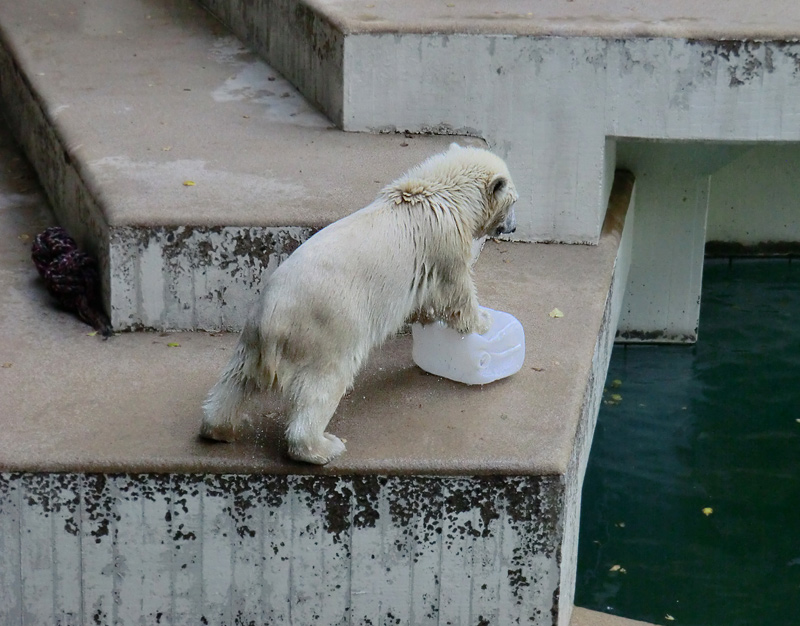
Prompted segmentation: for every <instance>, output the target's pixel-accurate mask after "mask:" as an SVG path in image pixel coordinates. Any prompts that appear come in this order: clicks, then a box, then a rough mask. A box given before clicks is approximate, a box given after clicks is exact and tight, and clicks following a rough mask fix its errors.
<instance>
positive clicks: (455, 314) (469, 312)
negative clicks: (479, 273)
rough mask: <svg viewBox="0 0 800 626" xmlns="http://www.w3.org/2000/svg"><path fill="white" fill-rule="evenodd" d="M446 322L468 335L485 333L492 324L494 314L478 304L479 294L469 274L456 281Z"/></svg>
mask: <svg viewBox="0 0 800 626" xmlns="http://www.w3.org/2000/svg"><path fill="white" fill-rule="evenodd" d="M451 301H452V302H453V304H452V305H451V306H450V307H448V308H449V311H448V313H447V315H446V317H445V322H446V323H447V325H448V326H449V327H450V328H453V329H454V330H457V331H458V332H460V333H462V334H464V335H468V334H469V333H477V334H478V335H483V334H484V333H486V332H487V331H488V330H489V328H491V326H492V316H491V314H489V312H488V311H484V310H483V309H481V308H480V306H479V305H478V294H477V293H476V289H475V284H474V283H473V282H472V278H471V276H470V275H469V274H467V275H466V276H465V277H463V278H461V279H460V280H459V281H457V282H455V283H454V293H453V296H452V299H451Z"/></svg>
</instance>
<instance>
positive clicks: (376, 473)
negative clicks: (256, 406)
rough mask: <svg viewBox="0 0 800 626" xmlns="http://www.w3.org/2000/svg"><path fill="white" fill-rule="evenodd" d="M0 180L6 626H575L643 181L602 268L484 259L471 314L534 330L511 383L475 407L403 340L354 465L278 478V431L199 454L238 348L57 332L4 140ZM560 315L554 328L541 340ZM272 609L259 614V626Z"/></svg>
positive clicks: (350, 410) (0, 484) (359, 418)
mask: <svg viewBox="0 0 800 626" xmlns="http://www.w3.org/2000/svg"><path fill="white" fill-rule="evenodd" d="M0 159H2V161H3V162H5V163H6V164H7V166H6V167H5V168H4V169H3V176H2V178H0V185H2V187H3V189H2V192H0V198H1V199H2V205H0V206H2V210H0V220H2V223H0V228H1V229H2V232H3V233H4V234H5V237H3V239H2V241H0V262H1V263H2V267H1V268H0V269H1V270H2V271H0V287H1V288H2V289H3V291H4V293H6V294H7V296H6V297H5V298H4V299H3V300H2V302H1V303H0V332H2V334H3V336H4V337H5V338H6V340H5V341H4V344H3V348H2V351H1V352H0V364H2V368H0V396H1V397H3V408H2V415H1V416H0V419H1V420H2V422H3V435H2V438H0V493H2V495H3V497H2V498H0V542H1V543H2V545H0V554H2V557H0V558H2V563H0V614H4V615H10V616H12V618H14V619H16V617H17V616H20V617H21V616H22V615H26V616H34V617H33V619H35V620H37V623H44V622H49V621H52V620H54V619H55V620H61V623H64V624H73V623H74V624H82V623H85V622H86V621H87V620H89V619H93V620H95V622H97V623H112V622H113V623H119V624H128V623H138V621H136V620H138V619H139V618H140V617H141V616H148V619H151V618H152V619H155V618H156V616H157V615H159V614H160V615H162V617H164V616H167V617H164V619H165V620H167V619H168V621H167V622H165V623H170V624H174V625H178V624H180V625H183V624H186V625H187V626H189V625H190V624H194V623H198V620H201V619H202V618H205V619H207V620H210V622H211V623H214V624H220V625H228V624H232V623H234V621H235V619H236V618H235V615H236V611H237V610H239V611H244V613H243V614H244V615H249V616H251V617H252V619H256V620H258V619H264V620H266V621H264V623H275V624H277V623H287V624H289V623H291V624H299V625H303V624H307V623H312V622H314V623H328V622H327V621H324V620H328V619H330V620H331V622H330V623H339V622H338V621H337V620H338V619H339V618H338V617H337V616H341V615H346V616H349V617H348V619H350V620H351V621H350V622H348V623H353V624H355V623H361V621H359V620H361V617H360V616H367V617H369V616H372V618H375V619H377V618H379V617H380V618H381V619H384V618H387V616H389V615H395V616H397V615H404V616H406V617H405V618H403V619H408V620H410V622H409V623H421V624H422V623H430V624H437V623H445V622H446V621H447V620H451V621H454V622H458V623H461V622H463V621H464V620H467V619H468V618H467V616H468V615H479V614H480V615H484V616H486V619H487V620H488V621H487V623H491V624H505V623H508V622H509V621H512V620H517V619H523V618H524V619H525V620H526V621H527V622H528V623H532V624H545V623H547V624H550V623H552V622H553V620H554V619H558V622H559V623H560V624H564V625H566V624H567V623H568V621H569V617H570V612H571V608H572V607H571V598H572V591H573V586H574V567H575V559H576V558H577V553H576V545H577V520H578V513H579V500H580V499H579V493H580V485H581V481H582V476H583V471H584V469H585V462H586V458H587V456H588V451H589V446H590V442H591V433H592V430H593V425H594V419H595V417H596V411H597V404H598V402H599V398H600V395H601V391H602V384H603V380H604V376H605V368H606V366H607V359H608V356H609V354H610V349H611V343H612V340H613V335H614V327H615V323H614V320H615V319H616V318H617V316H618V314H619V310H620V307H621V297H622V286H623V285H624V283H625V276H624V275H625V270H626V267H627V265H626V258H627V256H626V255H628V254H629V252H630V248H629V241H628V242H627V243H626V242H625V241H623V242H622V245H621V244H620V238H621V236H622V234H623V225H624V223H625V215H626V211H627V208H628V205H629V203H630V200H631V196H630V194H631V185H632V179H630V177H624V176H623V177H621V178H620V188H619V194H618V196H615V201H614V202H613V203H612V206H611V210H610V211H609V219H608V221H607V230H606V233H605V235H604V236H603V239H602V240H601V242H600V244H599V245H598V246H595V247H575V246H555V245H533V244H514V243H503V244H501V243H494V244H490V245H488V246H487V249H486V250H485V251H484V253H483V255H482V257H481V259H480V260H479V263H478V268H479V269H478V276H477V279H478V284H479V290H480V293H481V296H482V301H483V302H484V303H486V304H487V305H489V306H493V307H496V308H500V309H504V310H508V311H510V312H512V313H514V314H516V315H517V316H518V317H519V318H520V320H521V321H522V322H523V324H524V325H525V328H526V334H527V339H528V341H527V350H528V352H527V355H526V359H527V360H526V364H525V367H524V368H523V370H522V371H521V372H520V373H519V374H517V375H516V376H514V377H512V378H511V379H508V380H506V381H502V382H498V383H496V384H493V385H488V386H485V387H478V388H467V387H464V386H462V385H458V384H455V383H451V382H448V381H446V380H442V379H439V378H437V377H433V376H429V375H426V374H424V373H423V372H421V371H420V370H418V369H417V368H416V367H415V366H413V364H412V363H411V360H410V341H409V337H408V336H400V337H397V338H396V339H394V340H392V341H390V342H388V343H387V345H386V346H385V347H384V348H383V349H381V350H380V351H377V352H376V353H375V354H374V355H373V358H372V359H371V360H370V363H369V366H368V368H367V370H366V371H365V372H364V374H363V375H362V376H360V377H359V379H358V382H357V383H356V386H355V388H354V389H353V391H352V392H351V393H350V394H349V395H348V396H347V397H346V398H345V400H344V401H343V402H342V405H341V407H340V409H339V411H338V412H337V415H336V416H335V417H334V420H333V422H332V424H331V428H332V429H333V431H334V432H336V433H337V434H338V435H340V436H343V437H344V438H346V439H347V440H348V452H347V453H346V454H345V455H344V456H342V457H341V458H340V459H338V460H337V461H336V462H334V463H332V464H331V465H330V466H326V467H324V468H318V467H312V466H307V465H301V464H297V463H293V462H291V461H288V460H287V459H286V458H285V457H284V454H283V443H282V436H281V430H282V427H281V424H280V421H279V420H278V419H276V418H274V417H267V419H266V420H265V422H264V423H263V424H262V425H260V426H256V427H255V428H254V431H253V433H252V439H247V440H245V441H242V442H239V443H235V444H230V445H228V444H211V443H207V442H204V441H201V440H200V439H199V438H198V436H197V429H198V424H199V405H200V403H201V402H202V399H203V397H204V395H205V393H206V391H207V389H208V388H209V387H210V385H211V384H212V382H213V380H214V378H215V376H216V375H217V372H218V371H219V369H220V368H221V366H222V365H223V364H224V362H225V360H226V359H227V357H228V354H229V351H230V349H231V347H232V345H233V342H234V340H235V337H234V336H232V335H227V334H220V333H188V332H185V333H126V334H122V335H119V336H116V337H113V338H111V339H109V340H108V341H103V340H101V339H100V338H99V337H97V336H90V334H89V330H90V329H88V328H87V327H86V326H84V325H82V324H81V323H80V322H78V321H76V320H74V319H72V318H71V317H69V316H67V315H65V314H64V313H62V312H60V311H57V310H55V309H54V308H53V307H52V304H51V303H50V300H49V298H48V296H47V294H46V293H44V291H43V288H42V285H41V284H40V282H39V281H38V279H37V278H36V274H35V270H34V269H33V267H32V264H31V263H30V261H29V247H30V242H31V239H32V237H33V235H34V234H35V233H36V232H38V231H39V230H40V229H42V228H43V227H45V226H46V225H48V224H50V223H52V219H53V218H52V216H51V215H50V214H49V212H48V210H47V207H46V203H45V201H44V197H43V195H42V193H41V191H40V190H39V189H38V188H37V185H36V181H35V177H34V175H33V173H32V172H31V170H30V169H28V168H27V166H26V164H25V162H24V160H23V159H21V158H20V156H19V155H18V154H15V151H14V149H13V147H12V146H11V145H10V144H9V141H8V138H7V137H6V138H5V140H4V142H3V144H2V148H1V149H0ZM531 303H533V304H531ZM556 307H558V308H559V309H561V310H562V311H563V312H564V317H563V318H553V317H550V316H549V312H550V311H552V309H553V308H556ZM171 344H177V345H171ZM267 408H268V407H267ZM242 516H243V517H242ZM246 520H249V521H246ZM415 528H419V529H420V530H419V531H418V532H416V531H414V530H413V529H415ZM423 528H424V529H425V531H424V532H422V529H423ZM304 529H305V530H304ZM251 531H252V534H251ZM275 537H284V540H285V546H288V547H284V544H283V543H282V544H280V546H278V545H277V544H276V545H275V546H272V544H270V543H269V542H268V541H267V538H269V541H273V540H275V541H277V540H276V539H275ZM443 537H444V539H443ZM387 541H388V542H389V543H388V544H386V542H387ZM387 545H388V546H389V547H387ZM395 545H396V546H397V547H396V548H395V547H394V546H395ZM271 546H272V547H271ZM342 546H344V549H343V548H342ZM253 555H258V558H255V557H253ZM370 555H372V557H370ZM476 555H483V556H476ZM320 559H322V560H321V561H320ZM373 559H374V561H373ZM354 562H355V563H357V564H358V567H355V568H354V567H353V566H352V563H354ZM226 563H227V564H228V565H225V564H226ZM259 563H268V564H269V565H268V566H266V565H264V566H261V565H258V564H259ZM288 563H291V568H292V569H291V573H290V572H289V571H288V570H286V569H285V568H286V567H289V565H288ZM284 564H287V565H284ZM263 567H266V568H267V569H266V570H264V569H262V568H263ZM254 568H256V569H254ZM375 568H377V569H375ZM76 571H79V572H81V574H80V576H78V577H77V578H76V577H75V574H74V572H76ZM387 571H392V572H395V573H394V574H392V575H387V574H386V572H387ZM264 572H267V573H266V574H265V573H264ZM353 572H356V574H353ZM109 573H114V574H115V575H114V576H109V575H108V574H109ZM414 577H416V580H417V583H416V584H415V585H412V586H411V587H403V586H402V583H401V581H409V580H412V579H414ZM214 581H218V584H219V585H221V587H220V589H221V590H222V591H220V589H217V588H215V587H214V584H215V583H214ZM234 581H235V582H234ZM243 581H250V582H249V583H248V582H243ZM381 581H382V582H381ZM483 581H493V583H492V585H493V586H491V588H489V589H488V590H487V589H486V584H485V582H483ZM398 584H400V585H401V586H400V587H397V588H395V587H396V585H398ZM481 585H483V587H481ZM390 588H392V591H391V593H390V591H389V590H390ZM255 589H258V591H257V592H256V591H253V590H255ZM311 590H313V592H311ZM308 593H312V595H313V597H314V598H317V599H316V600H315V601H314V602H310V603H309V602H304V601H302V600H303V598H306V597H307V594H308ZM253 594H256V595H253ZM259 594H261V595H263V594H267V595H268V597H269V599H270V600H269V602H266V601H265V602H264V603H263V604H256V605H253V598H258V597H261V595H259ZM362 594H366V595H362ZM392 598H393V599H392ZM389 599H391V600H389ZM323 606H324V607H325V608H324V609H323ZM268 609H269V611H273V612H272V613H268V614H267V613H265V611H267V610H268ZM423 610H424V611H425V615H427V616H428V617H427V618H426V619H425V620H417V619H415V618H413V615H415V613H414V612H415V611H417V612H419V611H423ZM287 611H288V613H287ZM409 611H410V612H409ZM291 614H293V615H294V617H291ZM416 614H421V613H416ZM265 615H266V617H264V616H265ZM287 615H289V617H287ZM320 615H324V616H325V617H324V620H323V621H320V619H323V618H321V617H320ZM270 616H271V617H270ZM315 616H316V617H315ZM26 619H27V618H26ZM158 619H161V618H158ZM98 620H99V621H98Z"/></svg>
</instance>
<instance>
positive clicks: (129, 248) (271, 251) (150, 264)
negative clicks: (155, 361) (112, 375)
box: [109, 226, 315, 330]
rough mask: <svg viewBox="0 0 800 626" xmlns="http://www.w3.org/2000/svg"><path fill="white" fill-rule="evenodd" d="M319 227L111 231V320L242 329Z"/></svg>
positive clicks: (140, 326) (129, 325) (129, 324)
mask: <svg viewBox="0 0 800 626" xmlns="http://www.w3.org/2000/svg"><path fill="white" fill-rule="evenodd" d="M314 232H315V229H313V228H307V227H300V226H287V227H262V226H258V227H239V226H220V227H190V226H185V227H184V226H175V227H150V228H138V227H131V226H124V227H118V228H114V229H112V231H111V241H110V251H109V256H110V266H111V268H112V270H113V271H112V274H111V278H110V281H111V282H110V286H111V322H112V325H113V326H114V328H117V329H119V328H125V329H131V330H144V329H157V330H187V329H192V330H238V329H241V328H242V326H243V325H244V322H245V319H246V316H247V313H248V309H249V306H250V303H251V302H253V301H254V299H255V298H256V297H257V295H258V294H259V293H260V291H261V284H262V278H263V275H264V274H265V273H267V272H271V271H273V270H274V269H275V268H276V267H277V266H278V265H279V264H280V263H281V262H283V261H284V260H285V259H286V258H287V257H288V256H289V255H290V254H291V253H292V252H293V251H294V250H295V249H296V248H297V247H298V246H299V245H300V244H302V243H303V242H304V241H305V240H306V239H308V238H309V237H310V236H311V235H313V234H314Z"/></svg>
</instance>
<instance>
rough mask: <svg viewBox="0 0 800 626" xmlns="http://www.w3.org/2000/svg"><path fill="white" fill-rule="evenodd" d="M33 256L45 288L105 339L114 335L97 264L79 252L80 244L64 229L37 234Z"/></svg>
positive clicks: (57, 227)
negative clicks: (102, 294)
mask: <svg viewBox="0 0 800 626" xmlns="http://www.w3.org/2000/svg"><path fill="white" fill-rule="evenodd" d="M31 257H32V258H33V263H34V265H36V269H37V270H39V275H40V276H41V277H42V279H43V280H44V284H45V287H47V291H49V292H50V293H51V294H52V295H53V296H54V297H55V299H56V300H57V301H58V303H59V304H60V305H61V306H62V307H63V308H64V309H66V310H68V311H71V312H74V313H77V314H78V317H79V318H80V319H81V320H83V321H84V322H85V323H87V324H89V325H90V326H92V327H93V328H95V329H96V330H97V331H99V332H100V333H101V334H102V335H103V337H109V336H111V335H112V330H111V324H110V323H109V321H108V317H107V316H106V314H105V313H104V312H103V304H102V298H101V296H100V273H99V272H98V269H97V261H96V260H95V259H94V258H93V257H91V256H89V255H88V254H86V253H85V252H81V251H80V250H79V249H78V244H77V243H75V240H74V239H73V238H72V237H70V236H69V235H68V234H67V231H65V230H64V229H63V228H61V227H60V226H51V227H50V228H48V229H47V230H45V231H43V232H41V233H39V234H38V235H36V238H35V239H34V240H33V245H32V246H31Z"/></svg>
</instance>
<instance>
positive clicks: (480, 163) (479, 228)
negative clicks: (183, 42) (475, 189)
mask: <svg viewBox="0 0 800 626" xmlns="http://www.w3.org/2000/svg"><path fill="white" fill-rule="evenodd" d="M448 154H450V155H451V158H452V159H454V160H455V161H456V162H459V163H461V164H462V166H464V167H466V168H467V169H468V170H469V171H470V176H471V177H472V178H473V179H474V181H475V182H476V183H477V184H478V186H479V193H480V194H481V200H482V205H483V206H482V207H481V209H482V210H479V211H478V214H477V215H476V216H475V217H476V224H475V232H474V233H473V237H474V239H483V238H484V237H497V236H500V235H505V234H510V233H513V232H514V231H515V230H516V228H517V220H516V216H515V214H514V203H515V202H516V201H517V198H518V197H519V195H518V194H517V190H516V188H515V187H514V181H513V180H511V174H510V173H509V171H508V166H507V165H506V164H505V161H503V159H501V158H500V157H498V156H497V155H496V154H493V153H492V152H489V151H488V150H483V149H481V148H464V147H461V146H459V145H458V144H457V143H452V144H450V149H449V150H448Z"/></svg>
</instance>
